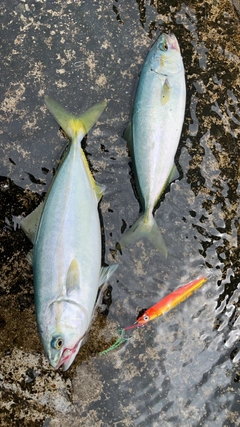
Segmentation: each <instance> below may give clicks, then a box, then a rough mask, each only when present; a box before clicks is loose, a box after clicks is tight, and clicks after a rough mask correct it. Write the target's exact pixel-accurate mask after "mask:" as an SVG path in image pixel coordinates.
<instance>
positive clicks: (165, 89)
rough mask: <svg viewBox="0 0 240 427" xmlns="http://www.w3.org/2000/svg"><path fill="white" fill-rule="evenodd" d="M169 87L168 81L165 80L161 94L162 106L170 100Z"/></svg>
mask: <svg viewBox="0 0 240 427" xmlns="http://www.w3.org/2000/svg"><path fill="white" fill-rule="evenodd" d="M171 91H172V90H171V87H170V85H169V82H168V79H166V80H165V82H164V85H163V87H162V93H161V103H162V105H165V104H167V102H168V101H169V99H170V96H171Z"/></svg>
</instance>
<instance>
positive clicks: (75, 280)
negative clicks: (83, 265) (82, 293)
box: [66, 259, 80, 295]
mask: <svg viewBox="0 0 240 427" xmlns="http://www.w3.org/2000/svg"><path fill="white" fill-rule="evenodd" d="M79 284H80V268H79V265H78V262H77V260H76V259H73V260H72V262H71V264H70V266H69V269H68V272H67V279H66V293H67V294H68V295H69V293H70V292H71V291H72V290H73V289H74V288H76V287H77V286H79Z"/></svg>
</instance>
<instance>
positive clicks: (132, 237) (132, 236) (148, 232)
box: [119, 214, 167, 258]
mask: <svg viewBox="0 0 240 427" xmlns="http://www.w3.org/2000/svg"><path fill="white" fill-rule="evenodd" d="M143 237H146V238H147V239H148V240H150V241H151V242H152V244H153V245H154V246H155V248H156V249H157V250H159V251H160V252H161V254H162V255H163V256H164V257H165V258H167V247H166V244H165V242H164V239H163V237H162V235H161V233H160V231H159V229H158V226H157V223H156V221H155V219H154V217H153V216H152V215H151V216H150V217H147V216H146V215H145V214H143V215H141V216H140V218H138V220H137V221H136V222H135V223H134V224H133V226H132V227H131V228H130V229H129V230H128V231H127V232H126V233H125V234H124V235H123V238H122V239H121V240H120V243H119V246H120V247H126V246H128V245H129V244H130V243H133V242H135V241H136V240H139V239H141V238H143Z"/></svg>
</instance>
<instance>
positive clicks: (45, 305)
mask: <svg viewBox="0 0 240 427" xmlns="http://www.w3.org/2000/svg"><path fill="white" fill-rule="evenodd" d="M45 102H46V104H47V107H48V109H49V110H50V112H51V113H52V114H53V116H54V117H55V118H56V120H57V122H58V123H59V124H60V126H61V127H62V129H63V130H64V131H65V132H66V134H67V135H68V136H69V138H70V146H69V150H68V153H67V155H66V156H65V158H64V160H63V162H62V163H61V166H60V167H59V170H58V172H57V174H56V176H55V178H54V180H53V183H52V185H51V187H50V190H49V192H48V194H47V196H46V199H45V201H44V202H43V203H42V204H41V205H40V206H39V207H38V208H37V209H36V210H35V211H34V212H32V213H31V214H30V215H29V216H28V217H27V218H25V219H24V220H23V221H22V223H21V227H22V228H23V230H24V231H25V233H26V234H27V236H28V237H29V238H30V239H31V241H32V242H33V259H32V262H33V272H34V295H35V305H36V315H37V323H38V328H39V332H40V336H41V340H42V343H43V346H44V349H45V352H46V354H47V356H48V359H49V361H50V363H51V365H52V366H53V367H54V368H59V367H60V366H62V368H63V370H65V371H66V370H67V369H68V368H69V366H70V365H71V364H72V362H73V360H74V358H75V356H76V354H77V353H78V351H79V348H80V346H81V344H82V342H83V338H84V336H85V334H86V332H87V331H88V329H89V326H90V324H91V320H92V315H93V312H94V306H95V303H96V297H97V293H98V289H99V286H100V285H101V284H102V283H104V282H105V281H106V280H107V279H108V278H109V277H110V276H111V274H112V273H113V272H114V271H115V269H116V267H117V266H116V265H114V266H111V267H105V268H101V229H100V221H99V214H98V202H99V200H100V198H101V196H102V193H103V188H102V187H101V186H99V185H98V184H97V183H96V182H95V181H94V179H93V177H92V175H91V172H90V169H89V166H88V163H87V160H86V157H85V155H84V152H83V150H82V148H81V141H82V139H83V137H84V135H85V134H86V133H87V132H88V131H89V130H90V128H91V127H92V126H93V124H94V123H95V122H96V121H97V119H98V118H99V116H100V115H101V113H102V111H103V110H104V108H105V105H106V103H105V101H103V102H101V103H99V104H96V105H95V106H93V107H92V108H90V109H89V110H88V111H87V112H86V113H84V114H82V115H81V116H79V117H75V116H73V115H71V114H70V113H68V112H67V111H66V110H64V109H63V108H62V107H61V106H60V105H59V104H57V103H56V102H55V101H53V100H52V99H51V98H49V97H46V98H45Z"/></svg>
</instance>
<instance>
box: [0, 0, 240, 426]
mask: <svg viewBox="0 0 240 427" xmlns="http://www.w3.org/2000/svg"><path fill="white" fill-rule="evenodd" d="M0 16H1V22H2V29H1V40H2V43H1V59H2V66H1V83H0V93H1V106H0V115H1V121H2V127H1V133H0V158H1V163H0V175H1V178H0V186H1V192H0V197H1V199H0V225H1V228H0V236H1V240H0V242H1V246H0V248H1V249H0V250H1V273H0V274H1V282H0V299H1V313H0V328H1V341H0V357H1V371H0V381H1V382H0V391H1V403H0V425H2V426H13V427H15V426H45V427H46V426H50V427H53V426H57V425H58V426H59V425H60V426H63V427H65V426H69V425H72V426H73V427H74V426H91V427H92V426H93V425H94V426H117V427H122V426H136V425H137V426H142V427H149V426H153V427H154V426H159V425H161V426H184V427H185V426H209V425H211V426H216V427H219V426H224V427H230V426H235V425H237V423H238V419H239V378H240V371H239V359H240V352H239V336H240V330H239V325H240V322H239V276H240V273H239V255H238V243H239V175H240V170H239V132H240V131H239V129H240V127H239V124H240V114H239V62H240V59H239V48H240V33H239V4H238V2H236V1H234V2H233V4H232V3H231V2H230V1H227V0H221V1H217V0H214V1H213V0H211V1H209V2H203V3H201V4H199V2H196V1H187V2H185V3H183V2H176V1H171V2H170V3H169V2H159V1H133V2H125V1H123V0H122V1H121V0H118V1H112V2H109V1H105V0H103V1H92V2H87V1H74V2H72V1H68V0H66V1H58V0H56V1H46V2H44V1H41V0H39V1H37V0H36V1H12V0H11V1H8V2H2V3H1V5H0ZM160 31H172V32H174V33H175V34H176V36H177V38H178V40H179V44H180V47H181V50H182V56H183V60H184V64H185V69H186V81H187V106H186V115H185V122H184V127H183V133H182V137H181V140H180V145H179V150H178V153H177V156H176V161H177V165H178V168H179V171H180V179H179V180H177V181H175V182H174V183H172V184H171V186H170V187H169V188H168V189H167V191H166V193H165V195H164V196H163V198H162V200H161V203H160V205H159V207H158V209H157V210H156V219H157V222H158V225H159V227H160V229H161V231H162V233H163V235H164V238H165V240H166V243H167V246H168V251H169V256H168V259H167V260H163V259H162V258H161V257H160V256H159V254H158V253H156V251H155V250H154V249H153V248H152V247H151V244H150V243H148V242H145V241H143V242H138V243H137V244H136V245H133V246H132V247H130V248H129V249H127V250H125V251H123V254H122V255H120V254H119V252H117V251H116V242H117V241H119V239H120V236H121V230H123V229H124V228H125V227H126V226H130V225H131V224H133V222H134V220H135V219H136V217H137V215H138V211H139V205H138V201H137V200H136V198H135V196H134V192H133V189H132V186H131V182H132V179H133V178H132V176H131V168H130V167H129V163H130V158H129V156H128V151H127V149H126V144H125V141H124V140H123V139H122V137H121V135H122V133H123V131H124V129H125V127H126V125H127V123H128V121H129V119H130V114H131V109H132V105H133V100H134V93H135V90H136V87H137V82H138V76H139V73H140V71H141V67H142V64H143V61H144V59H145V57H146V54H147V52H148V50H149V49H150V47H151V44H152V43H153V41H154V40H155V39H156V37H157V36H158V34H159V33H160ZM44 94H50V95H51V96H52V97H54V98H55V99H56V100H58V101H59V102H60V103H61V104H62V105H63V106H65V107H66V108H67V109H68V110H70V111H72V112H73V113H78V112H80V111H84V110H86V109H87V108H88V107H89V106H91V105H92V104H94V103H95V102H97V101H99V100H101V99H103V98H106V99H108V107H107V109H106V111H105V112H104V113H103V115H102V116H101V118H100V121H99V122H98V124H97V125H96V126H95V127H94V128H93V130H92V131H91V132H90V133H89V135H88V137H87V139H86V144H85V145H86V148H85V150H86V152H87V153H88V159H89V161H90V164H91V167H92V171H93V174H94V176H95V178H96V180H97V181H99V182H101V183H104V184H105V185H106V186H107V192H106V194H105V196H104V198H103V200H102V201H101V203H100V214H101V219H102V225H103V232H104V254H103V257H104V261H105V262H107V263H109V264H111V263H114V262H116V261H117V262H118V263H119V269H118V270H117V271H116V273H115V275H114V276H113V277H112V278H111V280H110V282H109V288H108V291H107V293H106V294H105V298H104V300H103V303H102V305H101V307H100V308H99V310H98V315H97V317H96V320H95V322H94V324H93V326H92V328H91V331H90V334H89V337H88V340H87V342H86V344H85V346H84V347H83V348H82V349H81V351H80V352H79V355H78V356H77V358H76V361H75V363H74V364H73V366H72V367H71V368H70V369H69V371H67V372H66V373H63V372H61V371H57V372H56V371H54V370H53V369H52V368H51V367H50V365H49V363H48V361H47V359H46V357H45V355H44V352H43V348H42V345H41V343H40V339H39V336H38V332H37V325H36V319H35V309H34V295H33V276H32V270H31V267H30V266H29V265H28V263H27V261H26V258H25V256H26V253H27V252H28V251H29V249H31V244H30V242H29V241H28V240H27V238H26V237H25V235H24V234H23V232H22V231H21V229H20V228H19V221H20V219H21V217H22V216H26V215H27V214H28V213H30V212H31V211H32V210H33V209H34V207H36V206H37V205H38V203H39V201H40V200H42V198H43V197H44V194H45V193H46V191H47V188H48V187H49V184H50V182H51V179H52V177H53V175H54V172H55V170H56V167H57V164H58V162H59V159H60V156H61V154H62V152H63V150H64V148H65V146H66V144H67V141H66V139H65V137H64V135H63V134H62V133H61V132H60V131H59V130H58V126H57V124H56V123H55V122H54V119H53V118H52V117H51V116H50V114H49V113H47V111H46V108H45V106H44V102H43V95H44ZM202 272H204V273H207V274H211V278H210V279H209V281H208V283H207V284H206V286H204V287H203V289H202V290H200V291H198V293H197V294H195V295H194V296H193V297H192V298H191V299H189V300H188V301H186V302H185V303H184V304H182V305H181V306H180V307H178V308H176V309H174V310H173V311H171V312H170V313H169V314H168V315H166V316H164V318H162V319H159V321H156V322H154V323H153V324H152V325H151V326H149V327H148V328H147V329H140V330H136V331H134V332H133V333H132V338H131V339H130V340H129V341H128V342H127V343H126V344H125V345H124V346H122V347H121V348H120V349H118V350H116V351H114V352H112V353H109V354H107V355H105V356H99V352H100V351H101V350H103V349H106V348H108V346H109V345H111V344H112V343H113V342H114V340H115V339H116V338H117V330H118V328H119V326H126V325H128V324H131V323H133V321H135V319H136V316H137V314H138V312H139V310H140V309H142V308H144V307H148V306H150V305H152V304H153V303H155V302H156V301H158V300H159V299H160V298H161V297H163V296H164V295H166V294H167V293H168V292H170V291H172V290H173V289H175V288H176V287H177V286H179V285H180V284H184V283H186V282H187V281H189V280H191V279H194V278H195V277H196V275H199V274H201V273H202Z"/></svg>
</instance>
